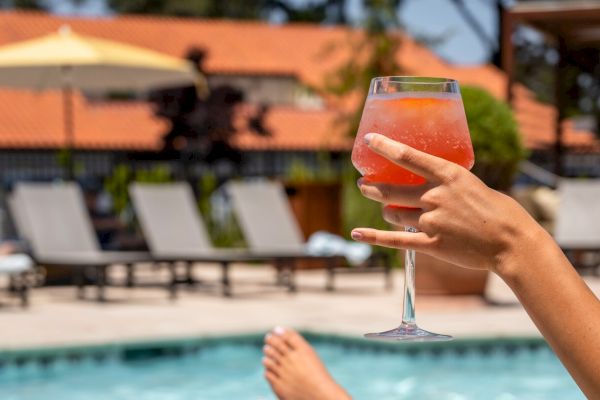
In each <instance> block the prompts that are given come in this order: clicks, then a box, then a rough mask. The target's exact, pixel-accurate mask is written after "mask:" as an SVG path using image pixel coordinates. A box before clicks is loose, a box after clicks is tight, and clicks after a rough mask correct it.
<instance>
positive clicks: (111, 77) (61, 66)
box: [0, 26, 198, 174]
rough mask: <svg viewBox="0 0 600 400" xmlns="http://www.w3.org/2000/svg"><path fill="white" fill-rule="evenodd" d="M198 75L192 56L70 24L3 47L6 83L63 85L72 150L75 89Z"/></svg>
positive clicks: (142, 85) (0, 77) (148, 84)
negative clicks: (170, 53)
mask: <svg viewBox="0 0 600 400" xmlns="http://www.w3.org/2000/svg"><path fill="white" fill-rule="evenodd" d="M197 80H198V74H197V72H196V70H195V68H194V66H193V65H192V64H191V63H190V62H188V61H186V60H183V59H179V58H175V57H171V56H168V55H165V54H161V53H158V52H155V51H152V50H147V49H143V48H140V47H135V46H130V45H126V44H123V43H118V42H114V41H110V40H105V39H98V38H94V37H91V36H85V35H79V34H76V33H74V32H72V31H71V29H70V28H69V27H68V26H63V27H61V28H60V29H59V31H58V32H57V33H52V34H49V35H46V36H43V37H41V38H37V39H32V40H27V41H23V42H19V43H14V44H10V45H6V46H3V47H0V86H8V87H14V88H23V89H36V90H43V89H50V88H61V89H62V91H63V96H64V111H65V147H66V148H67V149H70V148H71V147H72V145H73V133H74V131H73V118H72V109H73V105H72V103H73V100H72V90H73V89H74V88H77V89H84V90H86V89H87V90H94V89H96V90H97V89H103V90H114V89H116V90H136V91H139V90H147V89H150V88H160V87H172V86H178V85H184V84H195V83H196V82H197ZM69 173H70V174H71V173H72V171H71V170H69Z"/></svg>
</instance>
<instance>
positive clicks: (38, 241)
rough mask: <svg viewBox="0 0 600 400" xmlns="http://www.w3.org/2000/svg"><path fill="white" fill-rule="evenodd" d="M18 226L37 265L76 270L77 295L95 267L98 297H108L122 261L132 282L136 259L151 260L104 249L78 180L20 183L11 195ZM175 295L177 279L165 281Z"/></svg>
mask: <svg viewBox="0 0 600 400" xmlns="http://www.w3.org/2000/svg"><path fill="white" fill-rule="evenodd" d="M10 204H11V213H12V215H13V219H14V220H15V225H16V226H17V229H18V230H19V231H20V232H21V234H23V235H24V236H25V239H26V240H27V242H28V244H29V246H30V249H31V253H32V256H33V258H34V260H35V261H36V263H37V264H38V265H43V266H65V267H71V268H73V269H74V271H75V278H76V283H77V288H78V290H77V295H78V297H79V298H81V299H83V298H84V297H85V285H86V272H87V271H88V270H92V271H93V272H94V279H95V284H96V287H97V300H98V301H105V299H106V298H105V286H106V284H107V270H108V269H109V267H110V266H112V265H116V264H121V265H125V266H126V267H127V269H128V276H129V279H128V286H131V285H132V276H133V267H134V265H135V264H136V263H141V262H149V261H152V257H151V256H150V254H149V253H145V252H114V251H110V252H109V251H102V250H101V249H100V245H99V243H98V239H97V237H96V234H95V232H94V230H93V227H92V223H91V221H90V218H89V215H88V213H87V210H86V208H85V203H84V200H83V195H82V193H81V189H80V188H79V186H77V185H76V184H73V183H63V184H51V183H50V184H49V183H20V184H18V185H17V186H16V188H15V190H14V192H13V193H12V198H11V200H10ZM164 286H166V287H167V289H168V291H169V293H170V295H171V297H174V296H175V285H174V283H173V282H171V283H169V284H167V285H164Z"/></svg>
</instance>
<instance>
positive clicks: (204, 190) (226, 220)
mask: <svg viewBox="0 0 600 400" xmlns="http://www.w3.org/2000/svg"><path fill="white" fill-rule="evenodd" d="M197 188H198V208H199V209H200V213H201V214H202V217H203V219H204V223H205V224H206V229H207V230H208V232H209V235H210V237H211V239H212V242H213V244H214V245H215V246H217V247H237V248H240V247H244V246H245V241H244V236H243V235H242V230H241V229H240V227H239V225H238V223H237V220H236V219H235V216H234V214H233V213H232V212H230V213H228V214H227V215H225V216H221V218H220V219H217V218H216V215H215V212H214V210H213V209H212V205H211V197H212V196H213V194H214V193H215V191H216V190H217V188H218V187H217V178H216V176H215V175H214V174H212V173H206V174H204V175H202V178H201V179H200V180H199V181H198V184H197Z"/></svg>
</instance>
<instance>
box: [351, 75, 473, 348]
mask: <svg viewBox="0 0 600 400" xmlns="http://www.w3.org/2000/svg"><path fill="white" fill-rule="evenodd" d="M371 132H374V133H379V134H382V135H385V136H387V137H389V138H391V139H394V140H396V141H398V142H402V143H405V144H407V145H409V146H411V147H414V148H416V149H418V150H421V151H424V152H427V153H429V154H433V155H435V156H438V157H442V158H445V159H446V160H449V161H452V162H455V163H457V164H460V165H462V166H464V167H465V168H469V169H470V168H471V167H472V166H473V161H474V157H473V148H472V146H471V138H470V135H469V129H468V127H467V120H466V117H465V111H464V108H463V104H462V99H461V96H460V90H459V87H458V82H456V81H455V80H452V79H445V78H424V77H405V76H386V77H379V78H374V79H373V80H372V81H371V85H370V87H369V94H368V96H367V100H366V102H365V106H364V109H363V114H362V118H361V121H360V126H359V128H358V134H357V136H356V141H355V142H354V149H353V150H352V163H353V164H354V166H355V167H356V169H357V170H358V171H359V172H360V173H361V174H362V175H363V177H364V179H365V180H366V181H369V182H376V183H384V184H394V185H421V184H424V183H425V182H426V181H425V179H423V178H422V177H420V176H418V175H415V174H413V173H412V172H410V171H408V170H406V169H404V168H401V167H400V166H398V165H396V164H393V163H392V162H390V161H389V160H387V159H385V158H383V157H381V156H380V155H378V154H375V153H374V152H372V151H371V150H370V149H369V148H368V147H367V145H366V144H365V142H364V136H365V135H366V134H367V133H371ZM390 206H394V205H393V204H392V205H390ZM398 206H399V205H398ZM405 230H406V231H408V232H417V229H416V228H414V227H405ZM365 336H367V337H372V338H380V339H393V340H405V341H409V340H410V341H441V340H450V339H452V337H451V336H447V335H440V334H437V333H432V332H428V331H426V330H424V329H421V328H419V327H418V326H417V323H416V319H415V251H414V250H406V254H405V280H404V307H403V313H402V323H401V324H400V326H399V327H397V328H395V329H392V330H389V331H385V332H380V333H369V334H367V335H365Z"/></svg>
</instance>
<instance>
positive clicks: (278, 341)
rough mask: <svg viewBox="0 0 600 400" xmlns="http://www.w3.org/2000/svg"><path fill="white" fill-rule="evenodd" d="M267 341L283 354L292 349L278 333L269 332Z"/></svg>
mask: <svg viewBox="0 0 600 400" xmlns="http://www.w3.org/2000/svg"><path fill="white" fill-rule="evenodd" d="M265 343H266V344H267V345H268V346H270V347H272V348H273V349H274V350H275V351H277V352H278V353H279V354H280V355H281V356H284V355H286V354H287V353H288V352H289V351H290V348H289V347H288V345H287V344H285V342H284V341H283V339H282V338H281V337H279V336H278V335H273V334H267V336H266V337H265Z"/></svg>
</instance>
